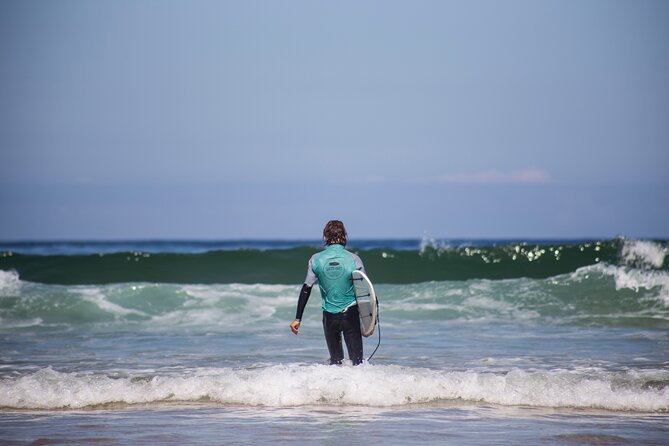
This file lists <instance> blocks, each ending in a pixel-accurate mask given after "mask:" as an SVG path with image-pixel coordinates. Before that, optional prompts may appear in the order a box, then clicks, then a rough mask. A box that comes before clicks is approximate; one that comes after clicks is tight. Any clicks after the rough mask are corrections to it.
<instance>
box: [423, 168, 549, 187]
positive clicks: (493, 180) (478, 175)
mask: <svg viewBox="0 0 669 446" xmlns="http://www.w3.org/2000/svg"><path fill="white" fill-rule="evenodd" d="M436 181H437V182H439V183H457V184H545V183H550V182H552V181H553V179H552V177H551V176H550V174H549V173H548V172H546V171H545V170H543V169H524V170H514V171H511V172H500V171H499V170H482V171H479V172H465V173H453V174H446V175H442V176H440V177H438V178H437V179H436Z"/></svg>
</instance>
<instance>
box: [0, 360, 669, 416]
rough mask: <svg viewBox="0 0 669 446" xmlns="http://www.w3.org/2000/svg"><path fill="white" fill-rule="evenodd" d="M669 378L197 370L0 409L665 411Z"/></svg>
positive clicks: (363, 369) (110, 380) (8, 392)
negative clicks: (479, 406)
mask: <svg viewBox="0 0 669 446" xmlns="http://www.w3.org/2000/svg"><path fill="white" fill-rule="evenodd" d="M668 382H669V372H667V371H646V372H634V373H622V372H621V373H610V372H609V373H606V372H598V371H592V370H588V371H586V370H584V371H553V372H529V371H523V370H520V369H513V370H511V371H509V372H507V373H491V372H474V371H438V370H430V369H421V368H409V367H400V366H381V365H369V364H365V365H363V366H360V367H350V366H343V367H331V366H324V365H297V364H286V365H274V366H269V367H260V368H251V369H231V368H221V369H196V370H192V371H190V372H183V373H182V374H181V375H163V376H161V375H154V376H147V375H129V376H127V375H126V376H123V377H116V376H107V375H101V374H92V373H87V374H76V373H61V372H58V371H55V370H53V369H51V368H46V369H42V370H39V371H38V372H35V373H33V374H30V375H25V376H23V377H20V378H15V377H12V378H5V379H2V380H0V407H5V408H16V409H62V408H70V409H77V408H83V407H95V406H102V405H105V404H111V403H118V404H137V403H156V402H188V401H211V402H215V403H220V404H239V405H250V406H302V405H359V406H398V405H406V404H412V403H434V404H439V402H443V401H448V400H465V401H472V402H482V403H487V404H499V405H526V406H536V407H555V408H559V407H568V408H598V409H607V410H622V411H642V412H658V411H659V412H666V411H667V410H669V385H668Z"/></svg>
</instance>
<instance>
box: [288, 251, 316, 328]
mask: <svg viewBox="0 0 669 446" xmlns="http://www.w3.org/2000/svg"><path fill="white" fill-rule="evenodd" d="M314 257H315V254H314V255H313V256H312V257H311V258H310V259H309V266H308V267H307V277H306V279H304V285H302V290H301V291H300V297H299V299H298V300H297V311H296V312H295V320H294V321H293V322H291V323H290V330H291V331H292V332H293V333H295V334H299V328H300V323H301V322H302V314H303V313H304V308H305V307H306V306H307V302H308V301H309V296H310V295H311V288H312V287H313V286H314V284H315V283H316V282H318V277H317V276H316V273H315V272H314V268H313V266H314Z"/></svg>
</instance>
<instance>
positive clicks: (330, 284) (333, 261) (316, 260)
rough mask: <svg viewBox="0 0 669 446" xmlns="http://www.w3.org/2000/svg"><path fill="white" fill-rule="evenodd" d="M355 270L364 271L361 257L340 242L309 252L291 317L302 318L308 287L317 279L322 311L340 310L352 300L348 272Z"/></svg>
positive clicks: (351, 303) (351, 283)
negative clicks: (321, 299) (313, 252)
mask: <svg viewBox="0 0 669 446" xmlns="http://www.w3.org/2000/svg"><path fill="white" fill-rule="evenodd" d="M355 270H362V271H363V272H364V271H365V267H364V265H363V263H362V260H360V257H358V256H357V255H356V254H353V253H352V252H350V251H347V250H346V249H345V248H344V246H343V245H339V244H333V245H329V246H328V247H327V248H325V250H323V251H321V252H319V253H316V254H314V255H313V256H311V259H309V268H308V269H307V277H306V279H304V286H303V287H302V293H301V294H300V301H299V302H298V308H297V314H296V317H295V319H297V320H301V319H302V313H303V311H304V307H305V306H306V304H307V299H308V298H309V294H311V287H313V286H314V284H315V283H317V282H318V286H319V288H320V290H321V297H322V298H323V305H322V306H323V311H326V312H328V313H340V312H341V311H343V310H345V309H347V308H348V307H350V306H352V305H354V304H355V303H356V301H355V293H354V292H353V281H352V280H351V273H352V272H353V271H355ZM305 294H306V295H305Z"/></svg>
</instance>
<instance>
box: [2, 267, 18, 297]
mask: <svg viewBox="0 0 669 446" xmlns="http://www.w3.org/2000/svg"><path fill="white" fill-rule="evenodd" d="M20 288H21V279H19V274H18V273H17V272H16V271H4V270H0V297H5V296H15V295H17V294H18V292H19V290H20Z"/></svg>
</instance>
